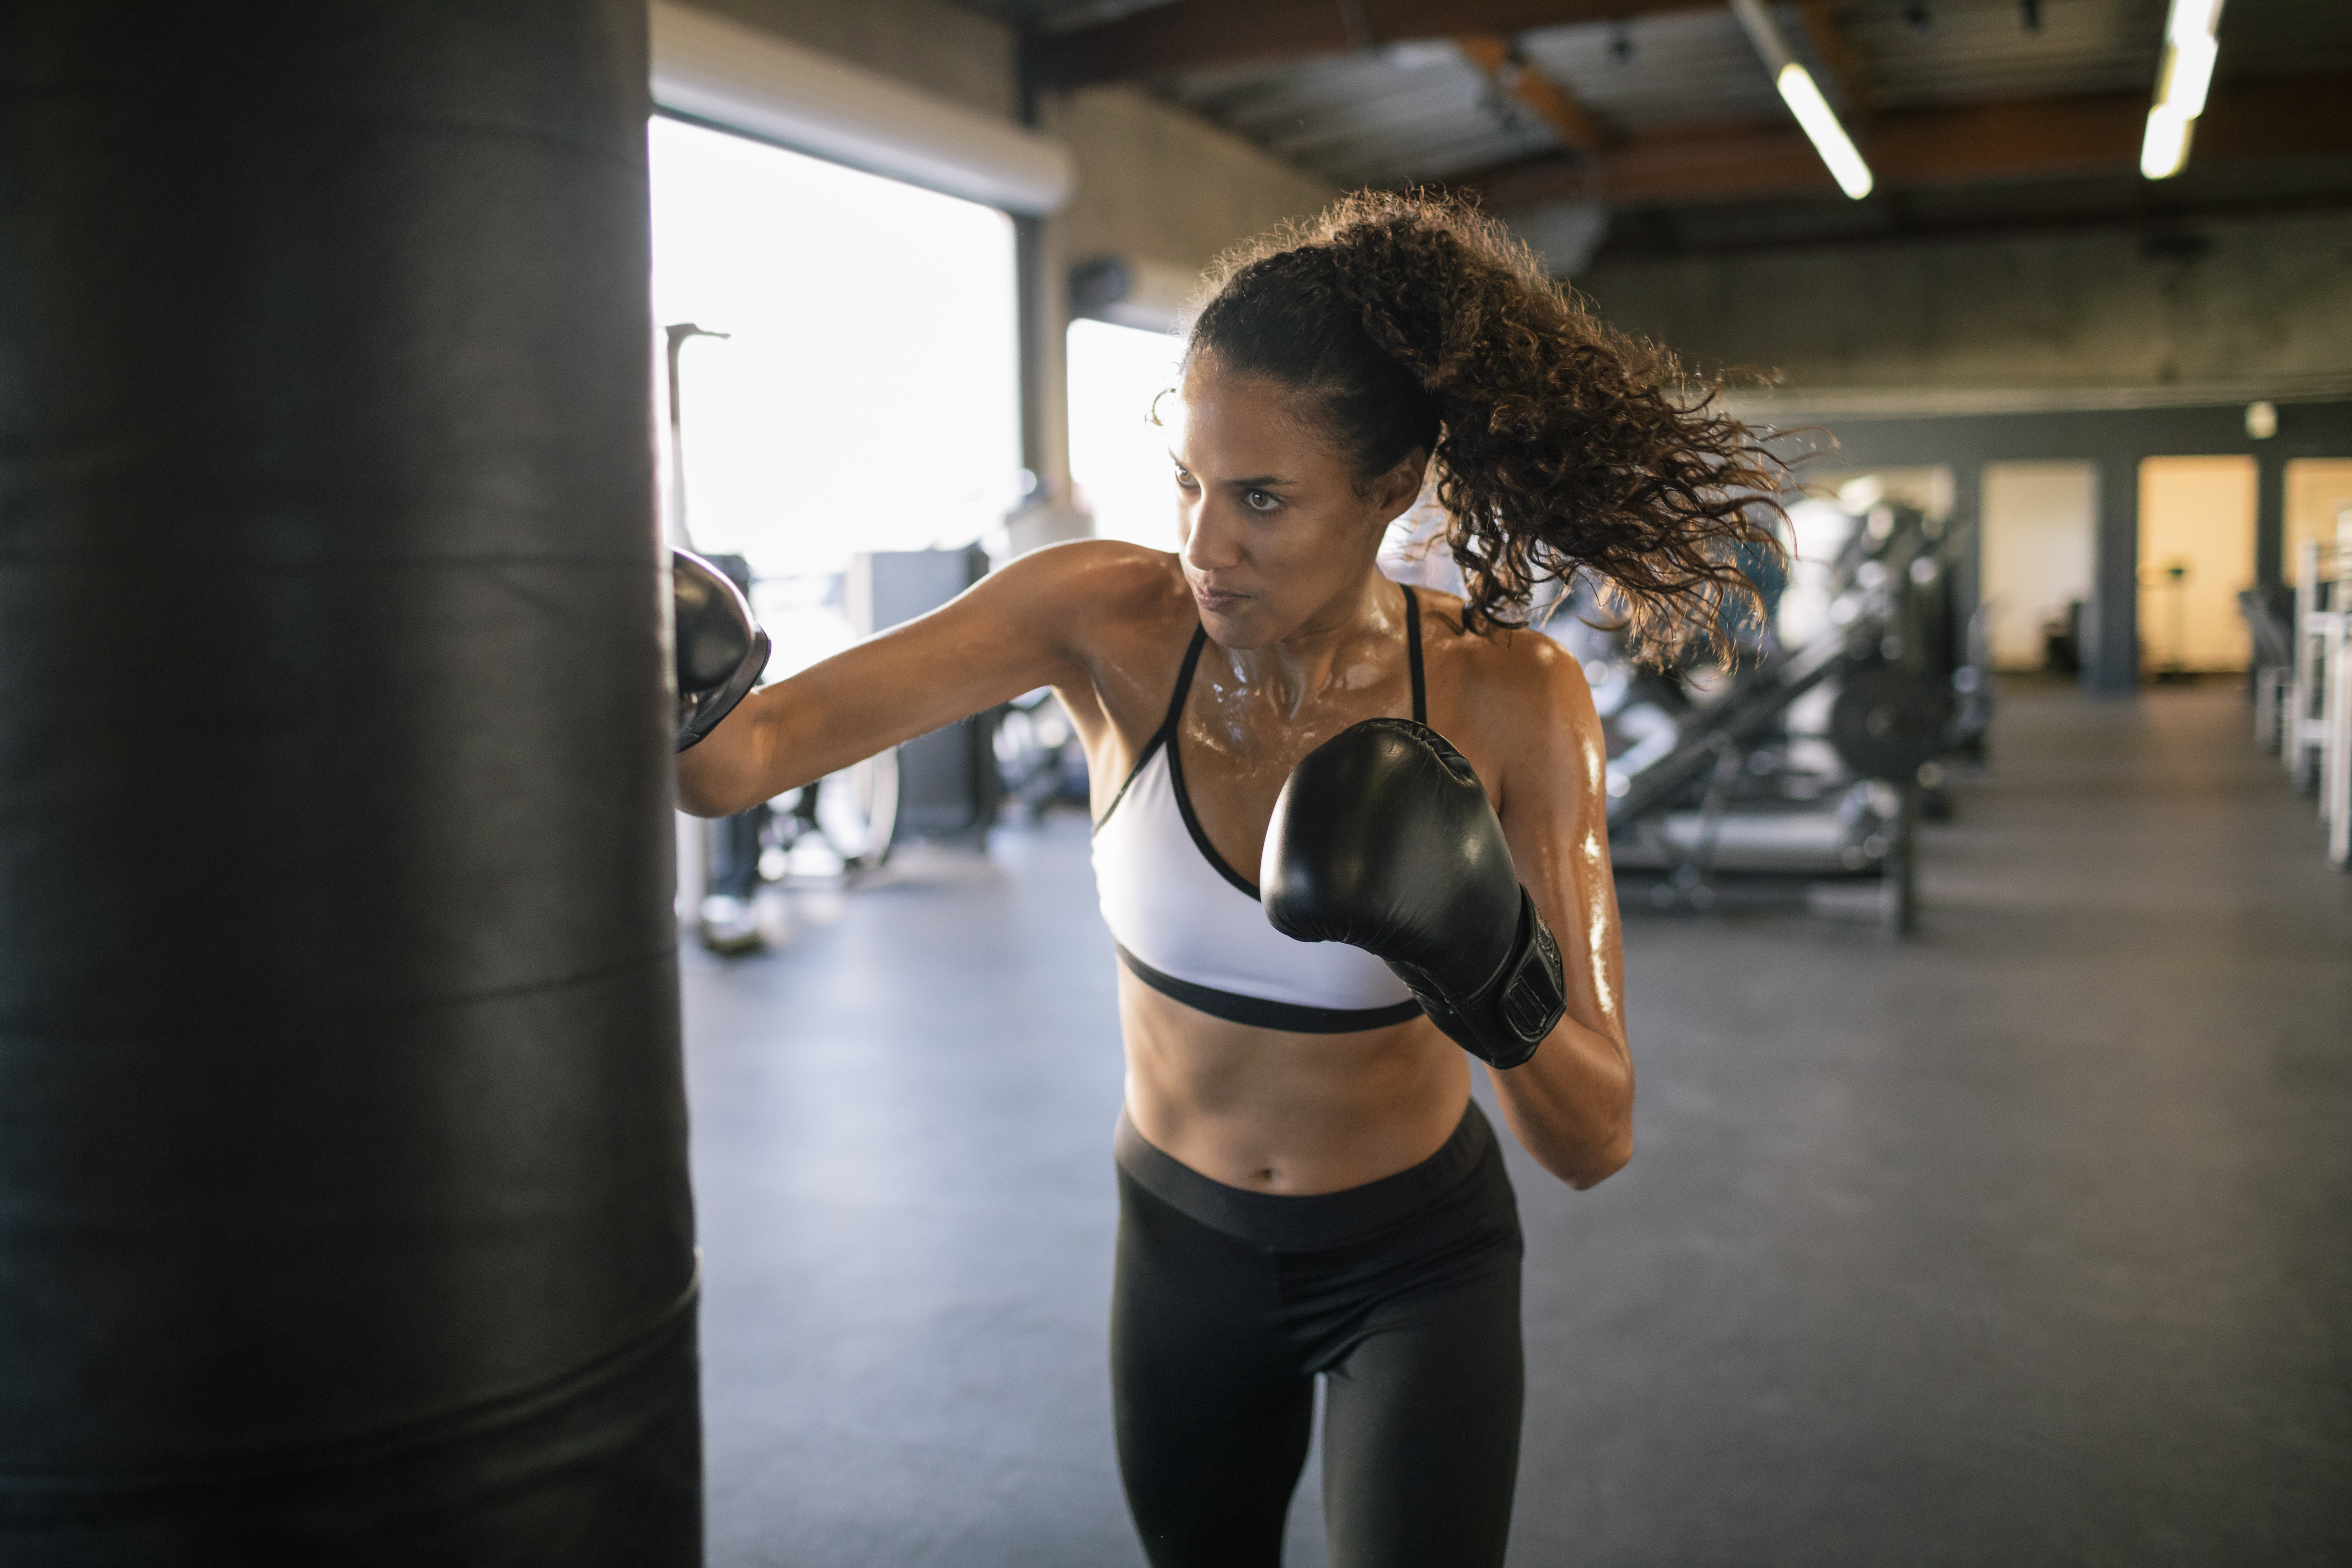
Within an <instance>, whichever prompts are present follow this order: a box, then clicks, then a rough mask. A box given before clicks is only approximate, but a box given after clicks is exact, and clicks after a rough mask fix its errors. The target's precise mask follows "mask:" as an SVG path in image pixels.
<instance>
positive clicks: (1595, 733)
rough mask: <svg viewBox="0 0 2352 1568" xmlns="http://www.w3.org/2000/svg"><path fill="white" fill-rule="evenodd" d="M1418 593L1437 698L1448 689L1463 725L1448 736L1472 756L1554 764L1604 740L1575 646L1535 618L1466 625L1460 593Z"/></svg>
mask: <svg viewBox="0 0 2352 1568" xmlns="http://www.w3.org/2000/svg"><path fill="white" fill-rule="evenodd" d="M1420 596H1421V613H1422V644H1423V647H1424V648H1425V649H1426V650H1427V659H1428V664H1429V677H1430V685H1431V687H1432V689H1433V693H1432V694H1433V698H1435V697H1436V696H1437V694H1438V693H1440V692H1442V693H1443V694H1444V697H1443V706H1444V709H1445V710H1446V712H1447V715H1448V721H1450V722H1452V723H1454V725H1456V726H1457V727H1458V728H1459V730H1460V731H1461V733H1460V734H1458V735H1454V736H1452V737H1450V738H1452V739H1453V740H1454V743H1455V744H1457V745H1459V746H1461V747H1462V748H1463V749H1464V750H1465V752H1469V753H1470V754H1471V756H1472V758H1473V760H1474V761H1475V760H1477V759H1479V758H1481V757H1484V758H1486V759H1489V760H1491V761H1494V762H1496V763H1501V764H1502V765H1504V766H1505V767H1506V769H1507V770H1508V771H1517V769H1518V768H1520V767H1526V766H1534V767H1537V768H1538V769H1551V768H1555V767H1558V766H1561V765H1566V764H1565V761H1564V760H1565V759H1570V758H1573V757H1576V756H1579V755H1581V754H1582V753H1583V752H1584V751H1585V750H1586V746H1587V742H1592V743H1595V744H1597V743H1598V738H1599V735H1600V730H1601V721H1600V719H1599V717H1598V716H1597V715H1595V713H1594V712H1593V710H1592V692H1591V687H1590V686H1588V685H1587V684H1586V681H1585V677H1584V667H1583V666H1582V665H1581V664H1580V663H1579V662H1578V660H1577V658H1576V656H1575V655H1574V654H1572V653H1570V651H1569V650H1568V649H1567V648H1565V647H1562V646H1560V644H1559V642H1558V641H1557V640H1556V639H1554V638H1553V637H1549V635H1547V634H1546V633H1545V632H1543V631H1542V630H1541V629H1539V628H1538V627H1534V626H1490V627H1483V628H1480V629H1478V630H1475V631H1467V630H1465V629H1464V627H1463V624H1462V601H1461V600H1460V599H1459V598H1457V597H1455V596H1454V595H1451V594H1441V593H1433V592H1431V591H1430V590H1427V589H1423V590H1420ZM1432 706H1433V710H1434V709H1435V708H1436V707H1437V706H1438V703H1437V702H1436V701H1433V704H1432ZM1439 728H1441V729H1443V728H1444V724H1443V723H1441V724H1440V725H1439Z"/></svg>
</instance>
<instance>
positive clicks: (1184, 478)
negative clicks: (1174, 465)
mask: <svg viewBox="0 0 2352 1568" xmlns="http://www.w3.org/2000/svg"><path fill="white" fill-rule="evenodd" d="M1176 488H1177V489H1182V490H1189V489H1192V475H1190V474H1188V473H1186V472H1185V471H1184V470H1183V469H1181V468H1179V469H1177V470H1176Z"/></svg>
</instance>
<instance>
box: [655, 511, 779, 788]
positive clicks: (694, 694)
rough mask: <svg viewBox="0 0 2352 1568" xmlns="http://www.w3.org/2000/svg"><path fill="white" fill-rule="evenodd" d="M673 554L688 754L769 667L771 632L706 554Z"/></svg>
mask: <svg viewBox="0 0 2352 1568" xmlns="http://www.w3.org/2000/svg"><path fill="white" fill-rule="evenodd" d="M669 554H670V595H671V605H672V608H673V610H674V611H675V613H676V621H677V749H678V750H679V751H681V752H683V751H685V750H686V749H687V748H688V746H691V745H693V744H694V743H695V742H697V741H699V740H701V739H702V738H703V737H704V736H705V735H708V734H709V733H710V731H712V730H714V729H716V728H718V725H719V721H720V720H721V719H724V718H726V717H727V715H728V714H730V713H731V712H733V711H734V710H735V705H736V704H737V703H738V702H740V701H742V700H743V694H744V693H745V692H748V691H750V690H751V687H752V684H753V683H754V682H756V681H757V680H758V679H760V674H761V671H762V670H764V669H766V668H768V634H767V633H766V632H763V631H761V629H760V623H759V622H758V621H756V620H754V619H752V617H751V601H749V600H747V599H745V598H744V597H743V591H742V590H741V589H740V588H738V587H737V586H735V584H733V583H732V582H730V580H729V579H728V577H727V574H725V573H723V572H721V571H719V568H718V567H716V566H713V565H712V564H711V563H709V562H708V561H705V560H704V559H703V558H702V557H701V556H699V555H695V554H691V553H689V552H686V551H683V550H673V551H671V552H669Z"/></svg>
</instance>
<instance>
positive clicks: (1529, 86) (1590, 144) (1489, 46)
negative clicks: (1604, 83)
mask: <svg viewBox="0 0 2352 1568" xmlns="http://www.w3.org/2000/svg"><path fill="white" fill-rule="evenodd" d="M1454 43H1455V45H1456V46H1458V47H1460V48H1461V50H1462V54H1463V58H1465V59H1467V60H1468V61H1469V62H1470V63H1471V64H1472V65H1474V66H1476V67H1477V68H1479V69H1480V70H1481V71H1483V72H1485V73H1486V79H1487V80H1488V81H1491V82H1493V83H1494V84H1495V86H1496V88H1498V89H1501V90H1502V91H1504V92H1507V93H1509V94H1510V95H1511V96H1512V97H1513V98H1516V99H1517V100H1519V102H1520V103H1521V104H1523V105H1525V106H1526V107H1527V109H1528V111H1529V112H1531V113H1532V114H1534V115H1535V117H1536V118H1537V119H1538V120H1540V121H1543V122H1544V123H1545V124H1546V125H1548V126H1549V127H1550V128H1551V132H1552V134H1553V135H1555V136H1557V137H1559V141H1560V145H1561V146H1563V147H1567V148H1569V149H1570V150H1571V151H1574V152H1578V153H1598V152H1600V151H1601V149H1602V148H1604V147H1607V146H1609V145H1610V144H1611V143H1612V142H1615V141H1616V140H1617V138H1616V137H1615V136H1613V135H1612V134H1611V133H1610V132H1609V128H1608V127H1607V126H1605V125H1603V124H1601V121H1598V120H1596V119H1595V118H1593V115H1592V111H1591V110H1589V109H1587V108H1585V107H1584V105H1582V104H1581V103H1579V102H1578V101H1577V100H1576V95H1575V94H1573V93H1571V92H1570V91H1569V90H1568V89H1566V88H1564V87H1562V86H1561V85H1560V84H1559V83H1558V82H1556V81H1554V80H1552V79H1551V78H1549V77H1548V76H1546V75H1545V74H1544V73H1543V72H1541V71H1539V70H1538V69H1536V68H1535V67H1533V66H1531V65H1529V64H1528V62H1527V60H1526V59H1525V58H1523V57H1522V56H1521V55H1520V54H1519V52H1518V49H1517V47H1516V46H1515V45H1514V44H1513V43H1512V42H1511V40H1510V39H1508V38H1506V37H1501V36H1500V35H1499V34H1495V33H1471V34H1469V35H1467V36H1465V37H1459V38H1456V39H1454Z"/></svg>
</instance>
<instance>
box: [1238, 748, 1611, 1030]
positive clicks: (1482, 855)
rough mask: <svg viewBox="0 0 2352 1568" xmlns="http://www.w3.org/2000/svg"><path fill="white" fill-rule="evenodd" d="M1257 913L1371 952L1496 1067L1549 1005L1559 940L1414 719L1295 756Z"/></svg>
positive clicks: (1562, 1000) (1491, 815)
mask: <svg viewBox="0 0 2352 1568" xmlns="http://www.w3.org/2000/svg"><path fill="white" fill-rule="evenodd" d="M1258 879H1259V883H1260V888H1261V892H1262V894H1263V897H1264V899H1265V918H1266V919H1267V920H1269V921H1273V922H1274V929H1275V930H1276V931H1280V932H1282V933H1283V934H1284V935H1285V936H1287V937H1293V938H1296V939H1297V941H1300V942H1347V943H1349V945H1350V946H1354V947H1360V948H1362V949H1363V950H1364V951H1365V952H1370V953H1372V954H1373V955H1375V956H1376V957H1378V958H1380V959H1381V960H1382V961H1383V962H1384V963H1387V964H1388V966H1389V967H1390V968H1391V969H1392V970H1394V971H1395V972H1396V973H1397V977H1398V978H1399V979H1401V980H1402V981H1403V982H1404V983H1405V984H1406V986H1407V987H1409V988H1410V989H1411V990H1412V994H1413V995H1414V997H1415V998H1416V999H1417V1000H1418V1001H1419V1002H1420V1003H1421V1005H1422V1010H1423V1012H1425V1013H1427V1014H1428V1015H1429V1017H1430V1021H1431V1022H1433V1023H1434V1024H1435V1025H1436V1026H1438V1027H1439V1028H1441V1029H1443V1030H1444V1031H1445V1033H1446V1035H1447V1036H1448V1037H1451V1038H1452V1039H1453V1040H1454V1043H1455V1044H1456V1045H1458V1046H1460V1047H1462V1048H1463V1049H1464V1050H1465V1051H1468V1052H1469V1053H1470V1054H1471V1055H1473V1056H1475V1057H1478V1058H1481V1059H1483V1060H1485V1061H1487V1062H1491V1063H1492V1064H1493V1065H1495V1066H1496V1067H1498V1068H1514V1067H1517V1066H1518V1065H1519V1064H1520V1063H1521V1062H1524V1061H1526V1060H1527V1059H1528V1058H1529V1057H1531V1056H1533V1055H1535V1052H1536V1047H1538V1046H1539V1045H1541V1044H1542V1043H1543V1039H1544V1037H1545V1036H1547V1035H1549V1034H1550V1033H1551V1031H1552V1028H1553V1026H1555V1025H1557V1024H1558V1023H1559V1020H1560V1017H1561V1016H1562V1015H1563V1014H1565V1013H1566V1012H1567V1011H1568V989H1567V985H1566V984H1565V983H1564V980H1563V978H1562V975H1561V973H1560V965H1559V943H1558V942H1554V941H1553V940H1552V934H1551V931H1549V929H1548V928H1547V927H1546V926H1545V925H1544V921H1543V916H1542V914H1541V913H1540V912H1538V910H1537V909H1536V901H1535V899H1534V898H1533V896H1532V895H1530V894H1529V893H1528V890H1527V889H1525V888H1523V887H1521V886H1520V885H1519V879H1518V873H1517V871H1516V870H1514V869H1513V868H1512V866H1511V850H1510V846H1509V845H1507V844H1506V843H1505V842H1504V840H1503V825H1502V823H1501V822H1499V821H1498V820H1496V816H1495V808H1494V807H1493V806H1492V805H1488V804H1487V801H1486V790H1485V789H1484V788H1483V787H1481V786H1480V784H1479V783H1478V775H1477V774H1476V773H1474V772H1472V771H1471V767H1470V763H1469V761H1468V760H1467V759H1466V758H1465V757H1464V756H1463V755H1462V753H1461V752H1457V751H1455V750H1454V748H1453V746H1452V745H1450V744H1449V743H1447V742H1446V739H1445V737H1444V736H1443V735H1441V734H1439V733H1438V732H1437V731H1434V730H1433V729H1431V728H1430V727H1429V726H1428V725H1426V724H1416V723H1414V722H1413V721H1411V720H1409V719H1367V720H1366V721H1363V722H1362V723H1360V724H1353V725H1350V726H1349V727H1348V728H1347V729H1345V730H1342V731H1339V734H1337V735H1335V736H1333V737H1332V738H1331V739H1330V740H1328V741H1326V742H1324V743H1323V744H1321V745H1319V746H1318V747H1316V748H1315V749H1314V750H1313V751H1311V752H1307V755H1306V756H1305V757H1303V758H1301V759H1300V760H1299V763H1298V765H1297V767H1295V768H1293V769H1292V770H1291V771H1290V778H1289V781H1288V782H1287V783H1286V784H1284V785H1283V786H1282V795H1281V796H1280V797H1279V798H1278V799H1276V801H1275V803H1274V820H1273V821H1272V822H1271V823H1269V824H1268V825H1267V826H1266V833H1265V858H1264V859H1263V860H1262V861H1261V862H1260V863H1259V868H1258Z"/></svg>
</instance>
